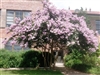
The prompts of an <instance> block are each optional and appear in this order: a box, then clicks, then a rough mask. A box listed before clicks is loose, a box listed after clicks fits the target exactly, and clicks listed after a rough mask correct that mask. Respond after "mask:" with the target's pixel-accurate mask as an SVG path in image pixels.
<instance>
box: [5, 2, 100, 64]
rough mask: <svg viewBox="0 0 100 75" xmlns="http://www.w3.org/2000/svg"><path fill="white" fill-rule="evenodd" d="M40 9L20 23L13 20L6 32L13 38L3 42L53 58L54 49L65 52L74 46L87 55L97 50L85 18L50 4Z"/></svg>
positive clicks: (44, 4)
mask: <svg viewBox="0 0 100 75" xmlns="http://www.w3.org/2000/svg"><path fill="white" fill-rule="evenodd" d="M43 6H44V7H43V9H42V10H38V11H37V12H36V13H35V14H31V15H30V16H28V17H26V18H24V19H23V20H20V19H19V18H16V19H15V24H13V25H11V26H10V27H9V28H8V29H7V30H8V33H11V34H12V35H11V37H10V38H8V39H6V40H5V41H4V43H5V44H6V42H7V41H8V40H12V41H11V44H12V45H14V44H15V43H18V44H20V46H21V47H29V48H31V47H35V48H37V49H38V48H40V49H41V50H43V51H48V52H50V53H51V54H52V56H54V54H53V52H54V50H68V49H67V48H68V47H69V46H73V45H75V46H77V47H78V48H80V49H81V50H85V51H87V52H95V51H96V50H97V48H98V35H97V32H94V31H93V30H90V29H89V28H88V27H87V25H86V22H85V17H83V16H81V17H78V16H77V15H73V14H72V13H71V11H67V10H65V9H61V10H60V9H57V8H56V7H54V6H53V5H52V4H51V3H49V2H43ZM66 52H68V51H66ZM45 61H46V60H45ZM50 65H52V57H51V61H50Z"/></svg>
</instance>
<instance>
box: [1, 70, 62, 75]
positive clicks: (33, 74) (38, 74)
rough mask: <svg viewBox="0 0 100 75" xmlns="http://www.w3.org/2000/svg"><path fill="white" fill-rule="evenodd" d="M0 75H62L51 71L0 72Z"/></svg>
mask: <svg viewBox="0 0 100 75" xmlns="http://www.w3.org/2000/svg"><path fill="white" fill-rule="evenodd" d="M0 75H63V74H61V72H59V71H52V70H0Z"/></svg>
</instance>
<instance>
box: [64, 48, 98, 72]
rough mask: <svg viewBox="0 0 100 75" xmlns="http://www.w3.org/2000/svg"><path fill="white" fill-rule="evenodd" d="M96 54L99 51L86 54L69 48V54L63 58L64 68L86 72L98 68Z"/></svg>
mask: <svg viewBox="0 0 100 75" xmlns="http://www.w3.org/2000/svg"><path fill="white" fill-rule="evenodd" d="M98 54H99V50H97V52H95V53H88V52H86V51H84V50H79V49H75V48H71V52H70V53H69V54H68V55H66V56H65V57H64V64H65V66H66V67H69V68H73V69H75V70H79V71H82V72H88V70H90V69H91V68H92V67H96V66H98V65H99V66H100V61H99V58H98V56H99V55H98Z"/></svg>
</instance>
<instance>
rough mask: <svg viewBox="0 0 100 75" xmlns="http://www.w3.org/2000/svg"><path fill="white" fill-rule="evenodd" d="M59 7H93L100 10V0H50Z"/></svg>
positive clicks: (92, 9)
mask: <svg viewBox="0 0 100 75" xmlns="http://www.w3.org/2000/svg"><path fill="white" fill-rule="evenodd" d="M49 1H50V2H52V3H53V4H54V5H55V6H56V7H57V8H59V9H62V8H64V9H68V8H69V7H70V9H71V10H75V9H81V7H82V8H83V9H84V10H85V9H86V8H87V10H89V9H91V11H100V0H49Z"/></svg>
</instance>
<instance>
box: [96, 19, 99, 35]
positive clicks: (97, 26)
mask: <svg viewBox="0 0 100 75" xmlns="http://www.w3.org/2000/svg"><path fill="white" fill-rule="evenodd" d="M96 30H97V31H98V33H99V34H100V20H97V21H96Z"/></svg>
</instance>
